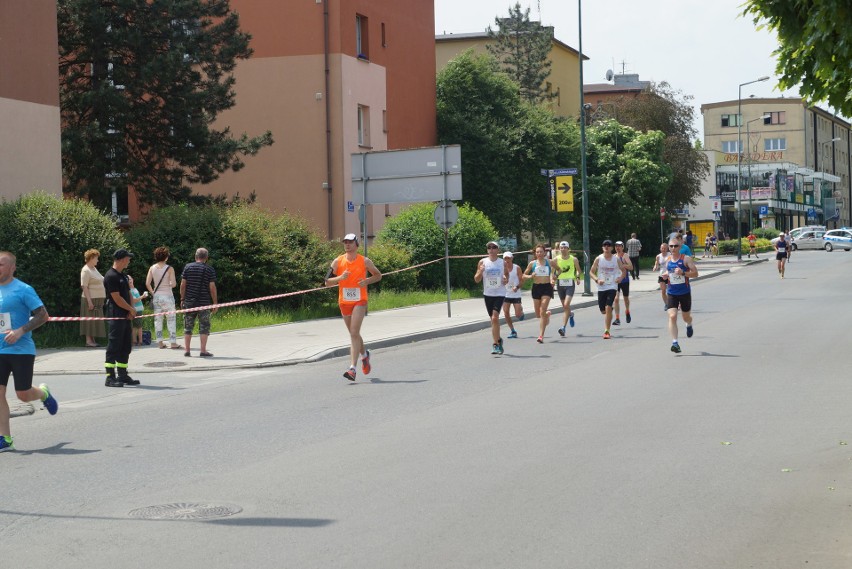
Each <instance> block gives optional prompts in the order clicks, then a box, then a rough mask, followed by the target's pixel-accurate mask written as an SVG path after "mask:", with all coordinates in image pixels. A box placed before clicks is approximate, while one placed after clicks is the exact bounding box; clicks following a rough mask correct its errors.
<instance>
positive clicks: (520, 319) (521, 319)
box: [518, 312, 527, 322]
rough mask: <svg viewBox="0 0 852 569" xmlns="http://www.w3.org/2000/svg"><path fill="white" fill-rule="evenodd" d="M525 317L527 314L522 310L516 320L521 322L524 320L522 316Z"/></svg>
mask: <svg viewBox="0 0 852 569" xmlns="http://www.w3.org/2000/svg"><path fill="white" fill-rule="evenodd" d="M526 317H527V315H526V314H524V313H523V312H521V315H520V316H518V322H523V321H524V318H526Z"/></svg>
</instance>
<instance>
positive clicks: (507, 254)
mask: <svg viewBox="0 0 852 569" xmlns="http://www.w3.org/2000/svg"><path fill="white" fill-rule="evenodd" d="M506 257H509V258H510V259H511V258H512V257H514V255H512V252H511V251H506V252H505V253H503V258H504V259H505V258H506Z"/></svg>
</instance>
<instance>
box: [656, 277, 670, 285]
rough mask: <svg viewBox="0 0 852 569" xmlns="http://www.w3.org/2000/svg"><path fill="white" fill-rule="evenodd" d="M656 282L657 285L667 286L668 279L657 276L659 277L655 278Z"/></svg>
mask: <svg viewBox="0 0 852 569" xmlns="http://www.w3.org/2000/svg"><path fill="white" fill-rule="evenodd" d="M657 282H658V283H666V284H669V278H668V277H663V276H659V277H657Z"/></svg>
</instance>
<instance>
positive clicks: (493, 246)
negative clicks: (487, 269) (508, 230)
mask: <svg viewBox="0 0 852 569" xmlns="http://www.w3.org/2000/svg"><path fill="white" fill-rule="evenodd" d="M488 248H489V249H497V248H498V247H497V245H489V246H488Z"/></svg>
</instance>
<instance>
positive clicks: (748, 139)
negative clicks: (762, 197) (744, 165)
mask: <svg viewBox="0 0 852 569" xmlns="http://www.w3.org/2000/svg"><path fill="white" fill-rule="evenodd" d="M755 120H756V119H755ZM752 122H753V120H752V121H748V122H746V148H747V149H748V233H749V235H751V232H752V231H753V230H754V228H753V227H752V217H754V212H753V211H752V209H751V207H752V204H751V184H752V180H751V130H750V129H749V127H751V123H752Z"/></svg>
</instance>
